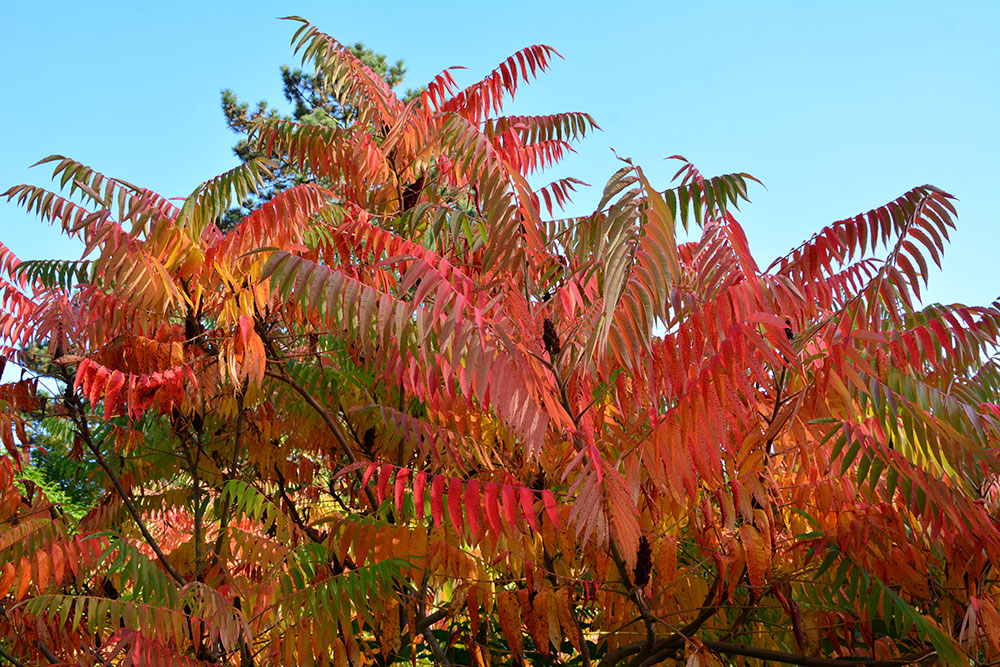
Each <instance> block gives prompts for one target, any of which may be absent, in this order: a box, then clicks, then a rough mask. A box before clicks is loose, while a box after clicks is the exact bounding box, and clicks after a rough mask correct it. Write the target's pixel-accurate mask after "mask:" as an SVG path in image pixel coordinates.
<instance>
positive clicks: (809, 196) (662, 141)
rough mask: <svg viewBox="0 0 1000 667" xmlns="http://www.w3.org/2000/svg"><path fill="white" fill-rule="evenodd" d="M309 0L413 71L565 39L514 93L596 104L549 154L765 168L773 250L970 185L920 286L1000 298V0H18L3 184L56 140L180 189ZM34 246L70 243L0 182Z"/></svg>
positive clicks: (264, 87)
mask: <svg viewBox="0 0 1000 667" xmlns="http://www.w3.org/2000/svg"><path fill="white" fill-rule="evenodd" d="M285 14H299V15H302V16H304V17H306V18H308V19H309V20H311V21H312V22H313V23H315V24H316V25H317V26H318V27H319V28H320V29H322V30H324V31H326V32H328V33H330V34H331V35H333V36H334V37H336V38H337V39H339V40H340V41H342V42H347V43H353V42H355V41H358V40H360V41H364V42H365V43H366V44H367V45H368V46H370V47H372V48H374V49H375V50H377V51H381V52H383V53H385V54H387V55H388V56H389V58H390V60H395V59H396V58H403V59H405V60H406V65H407V68H408V70H409V71H408V75H407V79H406V82H405V84H404V86H405V85H407V84H408V85H410V86H413V87H416V86H419V85H422V84H423V83H424V82H426V81H427V80H429V79H430V78H432V77H433V76H434V75H435V74H437V73H438V72H439V71H440V70H442V69H444V68H445V67H447V66H449V65H464V66H466V67H468V68H469V70H468V71H465V72H459V73H458V76H457V78H458V80H459V83H471V82H473V81H474V80H476V79H478V78H480V77H481V76H484V75H485V74H486V73H488V72H489V71H490V70H491V69H492V68H493V67H495V66H496V64H497V63H499V62H500V61H501V60H503V59H504V58H506V57H507V56H508V55H510V54H511V53H513V52H514V51H516V50H517V49H519V48H521V47H523V46H527V45H529V44H533V43H545V44H550V45H552V46H554V47H555V48H557V49H558V50H559V51H560V52H561V53H562V54H563V56H564V57H565V61H557V62H556V64H555V66H554V68H553V69H552V70H551V71H550V72H549V73H547V74H545V75H543V76H542V77H541V78H540V79H539V80H538V81H536V82H534V83H533V84H531V85H530V86H528V87H525V88H522V89H520V90H519V93H518V98H517V102H516V103H515V105H513V106H511V107H510V108H509V111H511V112H515V113H552V112H557V111H587V112H589V113H591V114H592V115H593V116H594V117H595V119H596V120H597V122H598V123H599V124H600V125H601V126H602V128H603V132H600V133H596V134H595V135H593V136H592V137H591V138H589V139H588V140H586V141H585V142H584V143H583V144H581V145H580V146H578V151H579V152H578V154H576V155H574V156H572V157H571V159H569V160H567V161H566V162H564V164H563V166H562V167H560V168H559V170H558V171H557V172H556V173H558V174H559V175H572V176H577V177H579V178H582V179H583V180H585V181H587V182H589V183H591V184H593V185H594V186H595V187H594V188H590V189H589V190H585V191H583V192H582V193H581V194H580V195H579V196H578V197H577V205H576V206H575V207H574V209H573V211H574V212H583V211H585V210H586V208H587V207H588V206H591V207H592V206H593V205H594V204H595V203H596V201H597V199H598V198H599V191H600V186H601V185H603V183H604V181H605V180H606V179H607V177H608V176H609V175H610V174H611V173H613V171H614V170H615V169H616V163H615V158H614V156H613V154H612V152H611V150H610V149H611V148H614V149H615V150H616V151H617V152H618V154H619V155H622V156H628V157H631V158H633V159H634V160H635V161H637V162H638V163H639V164H641V165H643V166H644V167H645V168H646V170H647V172H648V173H649V174H650V176H651V177H652V179H653V181H654V183H657V184H658V185H659V186H660V187H664V188H665V187H667V185H668V181H669V178H670V177H671V176H672V174H673V171H674V170H675V167H673V165H672V163H670V162H664V160H663V158H665V157H666V156H669V155H673V154H681V155H684V156H686V157H687V158H689V159H690V160H691V161H693V162H694V163H695V165H696V166H698V167H699V168H700V169H701V170H702V172H703V173H705V174H706V175H714V174H719V173H728V172H735V171H746V172H749V173H751V174H753V175H754V176H756V177H757V178H759V179H760V180H761V181H763V182H764V184H765V185H766V187H767V189H764V188H760V187H755V188H754V189H753V190H752V191H751V197H752V199H753V202H752V203H751V204H748V205H746V206H744V207H743V211H742V213H741V214H738V217H739V219H740V220H741V222H743V224H744V226H745V227H746V230H747V235H748V238H749V241H750V246H751V249H752V250H753V252H754V254H755V256H756V257H757V260H758V262H759V263H760V264H761V265H762V266H766V265H767V264H768V263H770V260H771V259H773V258H774V257H776V256H778V255H781V254H783V253H784V252H786V251H787V250H788V249H789V248H791V247H792V246H794V245H796V244H798V243H799V242H801V241H802V240H804V239H805V238H807V237H808V236H809V235H811V234H812V233H813V232H815V231H816V230H818V229H819V228H820V227H821V226H822V225H824V224H827V223H829V222H832V221H834V220H837V219H840V218H843V217H847V216H850V215H853V214H855V213H858V212H861V211H865V210H868V209H869V208H872V207H875V206H878V205H880V204H883V203H885V202H887V201H890V200H891V199H893V198H895V197H897V196H899V195H900V194H902V193H903V192H905V191H906V190H908V189H910V188H911V187H913V186H915V185H920V184H923V183H931V184H934V185H937V186H938V187H941V188H943V189H945V190H947V191H949V192H951V193H952V194H954V195H955V196H957V197H958V198H959V202H958V208H959V216H960V217H959V228H958V230H957V232H956V233H955V234H954V235H953V237H952V245H951V247H950V248H949V250H948V252H947V253H946V255H945V266H944V272H943V273H942V274H938V275H935V276H934V277H933V279H932V282H931V289H930V290H929V292H928V294H927V295H926V297H927V299H925V300H934V301H949V302H950V301H962V302H966V303H970V304H986V303H989V302H990V301H992V300H994V299H995V298H997V297H998V296H1000V261H998V259H997V257H996V243H995V241H994V236H995V231H994V230H995V228H996V222H997V214H996V209H995V200H996V197H997V194H998V188H997V184H998V183H1000V166H998V160H997V155H998V153H1000V76H998V75H997V72H998V69H1000V2H978V3H977V2H949V3H920V2H881V3H870V2H836V3H834V2H830V3H819V2H765V3H748V2H732V3H698V2H683V3H680V2H676V3H675V2H655V3H654V2H648V3H647V2H637V1H634V0H633V1H630V2H621V3H608V2H600V3H597V2H595V3H590V2H566V3H562V2H558V3H557V2H550V3H547V2H542V1H536V2H513V1H509V2H507V1H505V2H491V3H482V4H478V3H472V2H462V3H460V2H455V3H446V2H405V3H404V2H400V3H393V2H381V3H373V2H365V3H361V2H356V3H345V2H330V1H328V2H297V3H273V2H271V3H264V2H238V3H236V2H234V3H223V2H218V3H215V2H199V3H193V2H184V1H175V2H169V3H160V4H157V5H152V4H150V5H146V4H141V3H135V2H120V3H113V2H87V3H81V2H73V3H70V2H65V3H63V2H48V3H43V2H36V3H30V4H29V3H6V6H5V8H4V20H3V22H0V59H2V60H0V62H3V63H4V64H5V65H6V67H5V68H4V69H5V75H4V77H3V79H2V84H0V85H2V89H0V90H2V94H0V186H2V187H0V190H3V189H6V188H7V187H9V186H10V185H14V184H18V183H24V182H29V183H36V184H46V183H47V182H48V172H46V171H44V168H36V169H34V170H29V169H28V166H29V165H30V164H32V163H33V162H35V161H37V160H38V159H39V158H41V157H44V156H46V155H49V154H52V153H61V154H65V155H69V156H71V157H73V158H75V159H77V160H80V161H82V162H85V163H87V164H90V165H92V166H94V167H95V168H97V169H99V170H100V171H102V172H104V173H106V174H109V175H112V176H117V177H120V178H124V179H126V180H128V181H131V182H133V183H139V184H142V185H145V186H148V187H150V188H152V189H154V190H157V191H158V192H160V193H162V194H165V195H168V196H183V195H187V194H188V193H189V192H190V191H191V190H192V189H193V188H194V187H195V186H196V185H197V184H198V183H200V182H201V181H204V180H206V179H208V178H210V177H212V176H213V175H215V174H217V173H219V172H221V171H224V170H226V169H228V168H230V167H232V166H234V165H235V164H236V158H235V157H234V156H233V155H232V152H231V150H230V148H231V146H232V143H233V140H234V136H233V135H232V134H231V133H230V132H229V130H228V129H227V128H226V126H225V123H224V122H223V117H222V114H221V111H220V110H219V91H220V90H221V89H222V88H226V87H229V88H232V89H233V90H235V91H236V92H237V93H238V94H239V95H240V96H241V97H243V98H244V99H246V100H249V101H256V100H257V99H260V98H266V99H268V100H269V101H272V102H283V100H282V99H281V89H280V80H279V76H278V67H279V66H280V65H281V64H282V63H289V64H291V63H292V62H293V59H292V56H291V51H290V49H289V48H288V42H289V39H290V38H291V35H292V32H293V30H294V27H293V25H292V24H290V23H288V22H283V21H277V20H275V17H277V16H281V15H285ZM0 240H2V241H3V242H4V243H6V244H7V245H9V246H10V247H11V248H12V249H13V250H14V251H15V252H16V253H17V254H18V255H19V256H21V257H22V258H23V259H29V258H40V257H52V256H56V257H70V256H74V255H78V250H77V249H76V248H75V247H74V246H73V245H72V244H71V243H69V242H67V241H65V240H62V239H60V238H59V236H58V234H57V233H56V232H55V231H54V230H51V229H49V228H46V227H44V226H42V225H41V224H39V223H37V222H35V221H34V220H32V219H31V218H28V217H27V216H25V215H24V214H22V213H21V212H20V211H19V210H18V209H17V208H16V207H15V206H14V205H12V204H6V203H0Z"/></svg>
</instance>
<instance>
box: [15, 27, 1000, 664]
mask: <svg viewBox="0 0 1000 667" xmlns="http://www.w3.org/2000/svg"><path fill="white" fill-rule="evenodd" d="M293 20H294V21H296V22H297V23H298V30H297V32H296V33H295V37H294V38H293V46H294V48H295V50H296V52H297V53H301V55H302V57H303V60H304V62H306V63H311V64H312V65H314V66H315V68H316V77H317V80H322V81H323V82H324V83H325V84H327V85H331V86H334V87H335V89H336V90H337V91H338V96H339V103H340V104H341V105H343V108H345V109H350V110H351V113H352V115H351V118H352V122H349V123H343V124H338V125H323V124H303V123H300V122H296V121H292V120H282V119H280V118H268V117H263V116H261V117H259V118H256V119H254V120H252V121H250V124H251V126H252V132H251V137H250V142H251V143H250V146H249V147H250V149H252V150H253V151H254V154H255V155H259V156H263V157H255V158H253V159H250V160H249V161H248V162H246V163H245V164H243V165H241V166H239V167H237V168H235V169H233V170H231V171H229V172H226V173H224V174H222V175H220V176H217V177H215V178H213V179H211V180H209V181H207V182H205V183H204V184H203V185H202V186H201V187H199V188H198V189H197V190H196V191H195V192H194V193H192V194H191V196H190V197H188V198H186V199H184V200H183V202H182V203H179V204H178V205H175V204H174V203H172V202H171V201H170V200H168V199H166V198H164V197H162V196H160V195H157V194H155V193H154V192H152V191H150V190H148V189H146V188H143V187H141V186H137V185H133V184H131V183H129V182H128V181H126V180H122V179H118V178H113V177H110V176H105V175H103V174H101V173H99V172H98V171H96V170H94V169H92V168H91V167H88V166H85V165H84V164H82V163H79V162H76V161H75V160H73V159H70V158H66V157H62V156H51V157H49V158H46V159H44V160H42V163H43V164H46V165H49V166H50V167H52V168H53V176H54V179H55V180H56V181H57V183H58V188H57V189H58V192H52V191H49V190H46V189H43V188H39V187H35V186H30V185H20V186H16V187H13V188H11V189H10V190H8V191H7V193H6V196H7V198H8V199H9V200H12V201H14V202H17V203H19V204H20V205H22V206H23V207H25V208H27V209H28V210H30V211H33V212H35V213H37V214H38V216H39V217H40V218H41V219H42V220H44V221H45V222H48V223H52V224H55V225H58V226H60V227H61V228H62V229H63V230H64V231H65V232H66V233H67V234H68V235H70V236H72V237H74V238H78V239H80V240H81V241H82V243H83V244H84V245H85V252H84V255H83V258H82V259H81V260H79V261H73V262H66V261H56V260H53V261H26V262H21V261H19V260H18V259H17V258H16V257H14V256H13V254H12V253H10V252H9V251H8V250H7V249H6V248H5V247H4V246H2V245H0V270H2V273H3V279H2V280H0V291H2V295H3V299H2V310H0V335H2V339H0V346H2V348H0V354H2V355H3V356H4V357H5V358H7V359H9V360H11V361H12V362H14V363H16V364H18V365H19V366H21V367H23V368H24V369H26V370H25V371H24V373H22V377H21V379H20V380H17V381H13V382H8V383H6V384H3V385H0V402H2V404H3V410H2V411H0V436H2V440H3V444H4V445H5V448H6V456H4V457H3V458H2V459H0V562H2V572H0V598H2V599H0V657H2V658H4V659H6V660H7V661H8V662H10V663H12V664H15V665H16V664H23V665H28V664H46V663H51V664H64V663H70V664H87V665H97V664H115V665H118V664H120V665H128V664H137V665H161V664H162V665H195V664H229V665H261V666H263V665H313V664H316V665H328V664H331V663H332V664H334V665H337V666H338V667H339V666H341V665H347V664H350V665H353V666H355V667H361V666H362V665H369V664H376V665H389V664H391V663H393V662H396V661H399V662H406V661H410V662H412V663H414V664H415V663H416V662H417V661H419V662H421V663H423V664H427V663H433V664H443V665H451V664H454V665H476V666H488V665H498V664H507V663H508V662H509V661H510V660H513V661H514V662H515V663H517V664H522V663H526V664H573V665H585V666H588V667H589V666H590V665H597V664H599V665H602V667H603V666H611V665H618V664H622V665H631V666H632V667H639V666H643V667H644V666H647V665H652V664H657V663H660V662H664V661H666V662H668V663H672V662H673V661H687V662H688V663H689V664H692V665H697V664H739V663H743V662H747V663H755V664H763V663H765V662H766V663H768V664H774V663H791V664H802V665H831V664H837V665H840V664H854V663H861V662H864V663H865V664H869V665H897V664H906V663H909V662H916V661H923V660H927V661H932V660H939V661H941V662H944V663H950V664H963V665H968V664H970V662H969V661H970V660H971V661H973V663H974V664H988V663H991V662H995V661H997V660H1000V640H998V639H997V638H998V637H1000V613H998V608H997V605H998V596H1000V580H998V574H997V568H998V566H1000V524H998V519H1000V514H998V512H1000V497H998V496H1000V486H998V484H1000V481H998V480H1000V478H998V473H1000V456H998V449H997V445H998V435H1000V432H998V426H1000V405H998V403H1000V401H998V395H997V386H998V384H997V378H998V375H997V365H996V356H995V354H996V342H997V339H996V336H997V330H998V322H1000V305H997V304H995V305H993V306H989V307H966V306H960V305H951V306H942V305H932V306H926V307H925V306H922V305H921V303H920V291H921V289H922V288H924V287H925V285H926V282H927V279H928V275H929V273H930V271H931V269H932V267H933V265H934V264H935V263H940V257H941V253H942V252H943V251H944V247H945V243H946V240H947V237H948V232H949V230H950V229H951V228H953V227H954V224H955V208H954V206H953V204H952V197H951V196H950V195H948V194H947V193H944V192H942V191H940V190H938V189H937V188H934V187H932V186H927V185H925V186H920V187H916V188H914V189H912V190H910V191H909V192H906V193H903V194H901V195H900V196H898V197H897V198H896V199H894V200H892V201H891V202H889V203H888V204H885V205H882V206H880V207H878V208H875V209H873V210H870V211H868V212H866V213H862V214H859V215H857V216H855V217H852V218H849V219H845V220H840V221H836V222H833V223H832V224H830V225H829V226H827V227H825V228H823V229H821V230H819V231H818V232H817V233H816V234H815V235H814V236H813V237H811V238H810V239H808V240H806V241H805V242H804V243H802V245H800V246H798V247H796V248H794V249H793V250H791V251H790V252H789V253H788V254H787V255H785V256H783V257H780V258H778V259H776V260H774V261H772V262H770V263H769V264H768V265H767V266H762V265H759V264H758V263H757V261H756V260H755V259H754V258H753V256H752V255H751V253H750V250H749V247H748V243H747V239H746V237H745V235H744V233H743V230H742V228H741V227H740V224H739V223H738V222H737V219H736V217H735V213H736V212H737V206H738V205H740V204H742V203H743V202H745V201H746V200H747V198H748V187H750V186H753V184H754V181H755V179H753V178H752V177H751V176H749V175H748V174H743V173H734V174H728V175H724V176H718V177H713V178H708V177H704V176H702V174H701V173H700V172H699V171H698V170H697V169H696V168H695V167H694V166H693V165H691V164H690V163H688V162H686V161H684V160H683V159H682V158H678V160H679V162H678V164H679V167H680V168H679V170H678V172H677V177H676V179H675V182H674V183H673V184H653V183H650V182H649V181H648V180H647V178H646V176H645V175H644V173H643V171H642V168H641V167H640V166H638V165H635V164H632V163H631V162H630V161H629V160H626V159H623V160H622V164H621V169H620V170H619V171H618V172H617V173H615V174H613V175H612V176H611V177H610V179H609V180H608V182H607V184H606V185H605V186H604V187H603V196H601V197H600V201H599V203H598V204H597V206H596V208H595V209H594V211H593V213H591V214H589V215H584V216H580V217H571V218H560V217H559V215H558V213H559V211H560V210H561V207H562V206H563V205H564V204H565V203H566V201H567V200H568V198H569V197H570V195H571V194H572V193H573V191H574V189H575V188H576V187H577V186H579V185H580V182H579V181H576V180H574V179H572V178H559V179H557V180H554V181H552V182H550V183H549V184H548V185H545V186H544V187H541V188H539V187H537V186H536V185H533V183H536V182H544V181H539V180H538V179H539V174H540V173H541V172H543V171H544V170H546V169H548V168H550V167H551V166H553V165H554V164H556V163H557V162H558V161H559V159H560V158H561V157H562V156H563V155H564V154H565V152H566V151H568V150H571V143H572V142H575V141H578V140H580V139H582V138H583V137H585V136H586V135H587V134H588V133H590V132H591V131H592V130H593V129H594V128H595V127H596V124H595V122H594V120H593V119H592V118H591V117H590V116H588V115H587V114H585V113H576V112H571V113H561V114H555V115H543V116H504V115H502V108H503V106H504V104H505V103H506V102H507V101H509V99H510V98H511V97H512V96H513V95H514V94H515V92H516V91H517V89H518V88H519V87H521V86H523V85H525V84H527V83H528V82H529V81H530V80H532V79H533V78H535V77H536V76H537V75H539V74H541V73H542V72H543V71H544V70H546V69H547V68H548V67H549V65H550V63H551V61H552V59H553V58H555V57H557V56H558V54H557V53H556V52H555V51H554V50H553V49H551V48H549V47H546V46H531V47H528V48H526V49H523V50H521V51H519V52H517V53H516V54H514V55H513V56H511V57H510V58H509V59H507V60H506V61H504V62H503V63H501V64H500V65H499V66H498V67H497V68H496V69H495V70H494V71H492V72H491V73H489V74H488V75H487V76H486V78H484V79H483V80H481V81H480V82H478V83H475V84H473V85H471V86H469V87H467V88H464V89H460V88H459V87H458V86H456V85H455V82H454V80H453V79H452V76H451V74H450V73H449V72H448V71H445V72H443V73H442V74H440V75H439V76H438V77H436V78H435V79H434V80H433V81H431V82H430V83H428V84H427V86H426V88H425V89H424V90H423V92H422V93H421V94H420V95H419V97H416V98H414V99H412V101H409V102H404V101H402V100H401V99H400V98H399V97H397V96H396V94H395V93H394V92H393V91H392V89H391V88H390V87H389V86H388V85H387V84H386V82H385V81H384V80H383V79H382V78H381V77H380V76H378V75H377V74H375V73H373V72H372V71H371V70H370V69H369V68H368V67H367V66H366V65H364V64H363V63H362V62H361V61H360V60H358V59H357V58H356V57H355V55H354V54H353V53H352V52H351V50H350V49H348V48H346V47H344V46H343V45H341V44H340V43H338V42H337V41H335V40H333V39H332V38H330V37H328V36H327V35H325V34H323V33H321V32H319V31H318V30H317V29H316V28H314V27H313V26H311V25H310V24H308V23H307V22H305V21H303V20H301V19H297V18H296V19H293ZM675 157H676V156H675ZM276 164H280V165H282V168H286V169H287V168H293V169H294V170H295V172H296V173H298V174H299V175H300V179H299V180H300V181H301V182H299V183H298V184H295V185H293V186H291V187H289V188H287V189H284V190H282V191H280V192H277V193H274V196H273V198H271V199H270V200H269V201H267V202H266V203H265V204H263V205H262V206H260V207H259V208H256V209H255V210H253V212H252V213H250V214H249V215H247V216H246V217H245V218H243V219H242V220H241V221H240V222H239V224H238V225H237V226H236V227H235V228H234V229H232V230H231V231H227V232H225V233H223V232H222V231H220V229H219V226H218V223H219V222H220V220H222V219H223V216H224V215H225V213H226V212H227V211H228V210H230V209H231V208H232V207H233V206H236V205H239V204H240V203H241V202H245V201H248V200H249V199H250V198H251V196H252V195H253V193H254V192H255V191H256V190H257V188H258V186H259V184H260V183H262V182H264V181H265V180H266V179H267V177H268V174H269V173H270V172H269V169H270V168H271V167H272V165H276ZM667 185H669V187H667V189H665V190H664V189H661V188H663V187H665V186H667ZM680 228H683V229H685V230H687V231H688V234H687V238H691V239H693V240H691V241H688V242H679V240H678V238H679V235H680V234H679V230H680ZM681 238H684V237H681ZM39 420H41V422H42V423H46V424H50V425H59V426H58V427H59V429H61V431H60V432H64V433H65V434H66V439H67V442H68V443H69V447H70V452H71V454H72V456H74V457H76V458H78V459H80V460H81V461H85V462H91V463H92V464H93V465H94V472H93V474H92V479H93V481H94V483H96V484H97V485H98V487H99V489H100V490H101V493H100V494H99V500H97V501H96V502H95V503H94V504H93V505H92V506H91V507H89V508H88V511H86V512H85V513H84V514H83V515H82V516H79V517H78V516H76V515H75V514H74V513H71V512H68V511H65V508H64V507H63V506H62V505H61V504H60V503H58V502H54V501H53V500H52V499H50V498H49V497H48V496H47V494H46V493H44V492H43V490H42V489H40V488H39V487H37V486H36V485H35V484H33V483H31V482H30V481H24V478H23V471H24V469H25V468H26V467H27V466H28V465H29V461H30V459H31V457H33V456H37V455H39V451H38V449H37V447H36V446H35V445H34V444H33V441H32V438H31V437H30V435H29V431H31V429H32V427H33V425H35V424H37V423H39Z"/></svg>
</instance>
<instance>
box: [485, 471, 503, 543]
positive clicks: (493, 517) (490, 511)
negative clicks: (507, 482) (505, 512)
mask: <svg viewBox="0 0 1000 667" xmlns="http://www.w3.org/2000/svg"><path fill="white" fill-rule="evenodd" d="M484 488H485V495H486V499H485V502H484V505H485V506H486V520H487V521H489V522H490V528H492V529H493V533H494V534H497V533H499V532H500V510H499V506H498V505H497V485H496V484H494V483H493V482H487V483H486V486H485V487H484Z"/></svg>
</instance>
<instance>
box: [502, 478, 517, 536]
mask: <svg viewBox="0 0 1000 667" xmlns="http://www.w3.org/2000/svg"><path fill="white" fill-rule="evenodd" d="M502 497H503V516H504V519H506V521H507V526H508V527H509V528H510V529H511V531H514V530H515V529H516V528H517V509H516V508H515V507H514V503H515V500H514V487H513V486H511V485H510V484H504V485H503V492H502Z"/></svg>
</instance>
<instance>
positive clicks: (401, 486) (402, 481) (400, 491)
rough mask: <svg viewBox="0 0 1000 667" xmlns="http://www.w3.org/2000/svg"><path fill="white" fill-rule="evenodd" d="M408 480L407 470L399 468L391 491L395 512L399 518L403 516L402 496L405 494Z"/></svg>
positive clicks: (408, 472)
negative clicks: (394, 485)
mask: <svg viewBox="0 0 1000 667" xmlns="http://www.w3.org/2000/svg"><path fill="white" fill-rule="evenodd" d="M409 479H410V469H409V468H401V469H400V470H399V472H398V473H396V488H395V489H393V500H394V501H395V503H396V512H397V513H398V514H399V515H401V516H402V514H403V496H404V495H405V494H406V483H407V482H408V481H409Z"/></svg>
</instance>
